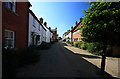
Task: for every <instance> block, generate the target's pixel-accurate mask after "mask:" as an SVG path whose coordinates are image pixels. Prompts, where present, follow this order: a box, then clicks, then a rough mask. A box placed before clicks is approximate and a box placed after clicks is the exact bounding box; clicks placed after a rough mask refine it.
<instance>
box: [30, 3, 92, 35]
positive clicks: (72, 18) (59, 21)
mask: <svg viewBox="0 0 120 79" xmlns="http://www.w3.org/2000/svg"><path fill="white" fill-rule="evenodd" d="M30 3H31V4H32V7H31V8H30V9H31V10H32V11H33V12H34V14H35V15H36V16H37V17H38V19H39V18H40V17H43V19H44V20H43V21H44V22H47V26H48V27H51V28H52V29H55V28H56V27H57V32H58V35H59V36H61V37H62V35H63V33H64V32H66V31H67V30H69V29H71V26H73V27H74V26H75V22H76V21H78V22H79V19H80V18H81V17H84V16H85V14H84V13H83V12H84V11H83V10H88V8H89V7H90V5H89V4H88V3H87V2H30Z"/></svg>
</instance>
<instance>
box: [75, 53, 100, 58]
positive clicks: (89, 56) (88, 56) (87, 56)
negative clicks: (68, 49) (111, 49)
mask: <svg viewBox="0 0 120 79" xmlns="http://www.w3.org/2000/svg"><path fill="white" fill-rule="evenodd" d="M74 54H75V55H81V56H82V57H85V58H93V59H94V58H98V59H100V57H97V56H93V55H85V54H77V53H74Z"/></svg>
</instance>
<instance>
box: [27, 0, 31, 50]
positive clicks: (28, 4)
mask: <svg viewBox="0 0 120 79" xmlns="http://www.w3.org/2000/svg"><path fill="white" fill-rule="evenodd" d="M31 6H32V5H31V4H30V3H29V2H27V24H26V48H28V39H29V38H28V36H29V8H30V7H31Z"/></svg>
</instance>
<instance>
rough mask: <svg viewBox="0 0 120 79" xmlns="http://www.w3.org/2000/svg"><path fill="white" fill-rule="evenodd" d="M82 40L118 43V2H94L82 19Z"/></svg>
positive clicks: (119, 22) (119, 37)
mask: <svg viewBox="0 0 120 79" xmlns="http://www.w3.org/2000/svg"><path fill="white" fill-rule="evenodd" d="M82 23H83V24H84V27H82V29H83V31H82V36H83V40H84V41H87V42H99V43H103V44H106V45H108V44H110V45H120V41H119V40H120V2H94V3H91V7H90V8H89V9H88V10H87V11H85V18H84V19H83V20H82Z"/></svg>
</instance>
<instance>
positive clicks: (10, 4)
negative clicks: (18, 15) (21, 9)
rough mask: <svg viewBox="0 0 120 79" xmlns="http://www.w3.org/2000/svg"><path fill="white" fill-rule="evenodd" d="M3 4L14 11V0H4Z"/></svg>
mask: <svg viewBox="0 0 120 79" xmlns="http://www.w3.org/2000/svg"><path fill="white" fill-rule="evenodd" d="M5 6H6V8H8V9H9V10H10V11H13V12H14V13H15V12H16V0H6V3H5Z"/></svg>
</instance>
